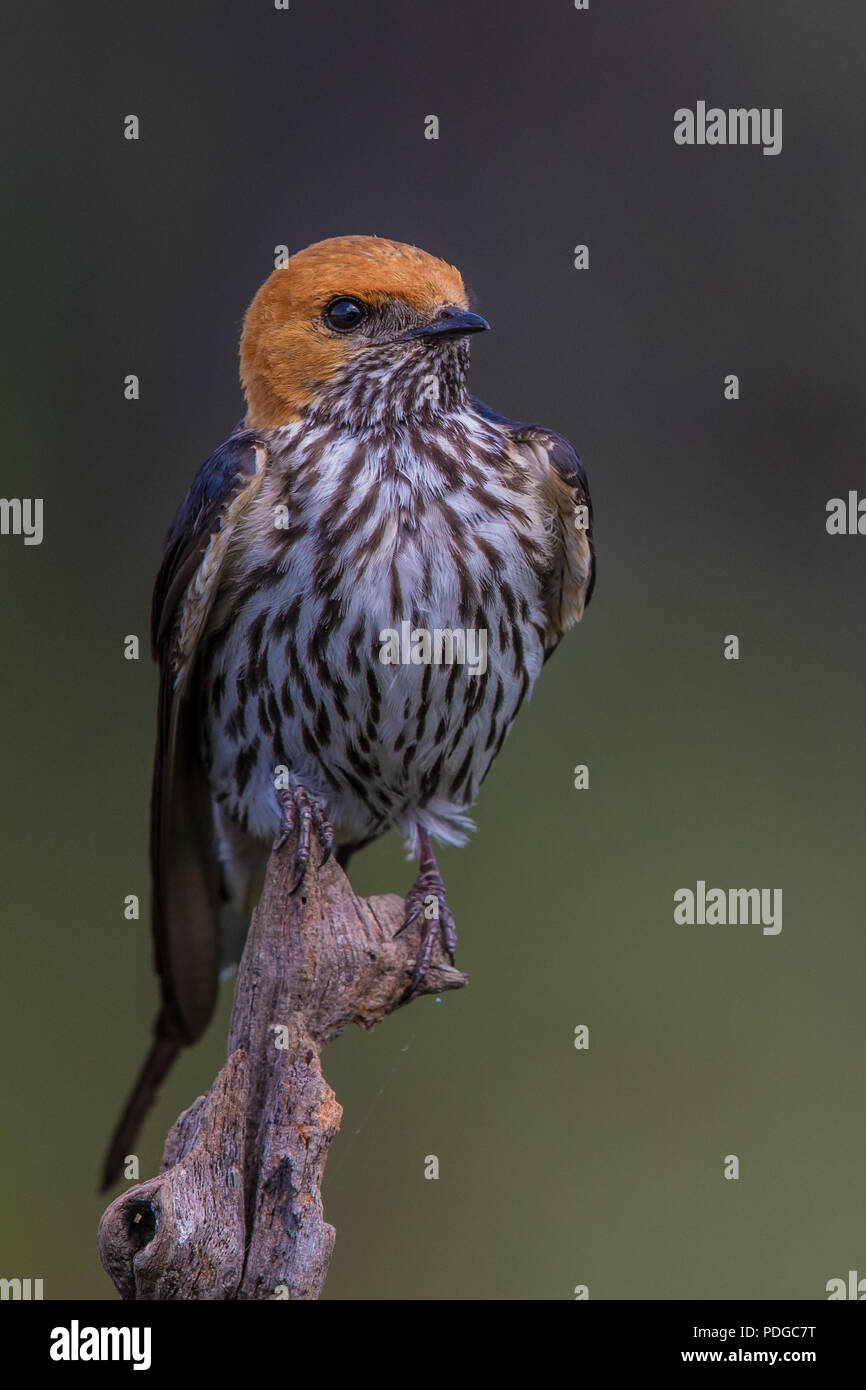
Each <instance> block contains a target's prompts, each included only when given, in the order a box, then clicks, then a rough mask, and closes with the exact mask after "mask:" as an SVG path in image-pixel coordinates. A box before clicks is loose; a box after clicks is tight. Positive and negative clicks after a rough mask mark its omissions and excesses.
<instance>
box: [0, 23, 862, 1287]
mask: <svg viewBox="0 0 866 1390" xmlns="http://www.w3.org/2000/svg"><path fill="white" fill-rule="evenodd" d="M4 13H5V17H4V20H3V27H4V30H5V35H4V38H5V41H4V44H3V50H4V59H3V64H4V69H5V71H4V73H3V78H2V92H3V106H4V108H5V117H6V119H5V122H4V128H5V141H6V145H7V153H6V159H5V161H4V162H5V164H6V167H7V198H6V216H5V219H4V226H3V242H2V251H3V258H2V264H3V270H4V276H3V279H4V282H5V289H6V296H5V298H6V309H5V312H4V315H3V322H4V332H3V335H2V340H0V341H2V348H0V352H2V386H3V394H4V397H5V411H4V417H3V419H4V428H3V461H2V489H0V490H2V493H3V495H5V496H32V497H43V498H44V499H45V539H44V543H43V544H42V546H41V547H24V545H23V543H22V541H21V539H20V538H14V537H10V536H7V537H2V538H0V567H2V577H0V578H2V594H3V600H4V601H3V604H2V632H0V636H2V653H3V656H4V658H5V660H4V662H3V668H4V680H3V683H2V692H0V699H2V711H0V712H2V723H0V728H2V738H3V744H2V774H3V797H2V830H3V841H2V843H3V846H4V854H3V860H2V871H3V885H2V886H3V892H2V901H3V918H4V925H3V957H2V959H3V970H2V996H0V1020H2V1034H0V1046H2V1050H3V1066H2V1089H3V1138H2V1149H0V1179H2V1183H0V1190H2V1199H0V1200H2V1207H3V1210H2V1215H0V1230H2V1243H0V1266H2V1267H0V1275H3V1276H4V1277H12V1276H19V1277H41V1278H43V1279H44V1281H45V1295H46V1297H48V1298H56V1297H64V1296H81V1297H88V1298H99V1299H102V1298H109V1297H113V1296H114V1291H113V1288H112V1286H111V1284H110V1283H109V1281H108V1279H107V1278H106V1276H105V1275H104V1274H103V1273H102V1271H101V1269H100V1266H99V1264H98V1261H97V1258H96V1254H95V1229H96V1224H97V1220H98V1217H99V1214H100V1212H101V1210H102V1206H103V1203H102V1202H101V1201H100V1200H99V1199H98V1198H97V1197H96V1195H95V1179H96V1175H97V1168H98V1164H99V1160H100V1157H101V1154H102V1151H103V1148H104V1144H105V1140H106V1138H107V1135H108V1133H109V1130H110V1129H111V1126H112V1125H113V1123H114V1120H115V1118H116V1114H117V1111H118V1107H119V1106H120V1103H121V1101H122V1099H123V1097H124V1095H125V1093H126V1090H127V1088H128V1085H129V1083H130V1081H131V1078H132V1075H133V1073H134V1071H135V1069H136V1068H137V1066H138V1064H139V1062H140V1060H141V1055H142V1053H143V1049H144V1046H145V1042H146V1038H147V1036H148V1033H149V1029H150V1024H151V1019H152V1015H153V1012H154V1009H155V1002H156V989H155V983H154V980H153V978H152V975H151V968H150V946H149V941H148V934H147V926H146V910H145V911H144V912H143V917H142V920H141V921H140V922H138V923H129V922H126V921H125V920H124V917H123V898H124V895H126V894H127V893H133V892H135V893H139V894H140V895H141V897H142V905H143V908H146V895H147V869H146V836H147V799H148V783H149V776H150V757H151V748H152V734H153V724H154V715H155V691H156V683H155V672H154V669H153V668H152V667H151V665H150V663H149V661H148V660H147V659H143V660H142V661H140V662H138V663H129V662H126V661H124V660H123V657H122V640H123V637H124V635H125V634H127V633H138V634H140V635H141V636H142V639H143V640H144V639H145V636H146V631H147V613H148V604H149V596H150V588H151V584H152V580H153V576H154V573H155V570H156V567H157V564H158V560H159V555H160V547H161V542H162V537H163V534H164V531H165V529H166V527H167V525H168V522H169V520H170V518H171V516H172V514H173V512H174V509H175V507H176V505H177V504H178V502H179V501H180V499H181V497H182V495H183V493H184V491H185V489H186V487H187V485H188V483H189V481H190V479H191V477H192V475H193V473H194V471H195V469H196V468H197V466H198V464H199V463H200V461H201V460H202V459H203V458H204V457H205V456H206V455H207V454H208V453H210V452H211V450H212V449H213V448H214V447H215V446H216V445H217V444H219V443H220V442H221V441H222V439H223V438H224V437H225V436H226V434H227V433H228V432H229V430H230V428H231V426H232V425H233V424H234V422H235V421H236V420H237V418H238V417H239V415H240V413H241V409H242V403H241V397H240V392H239V389H238V385H237V365H236V347H237V338H238V333H239V328H240V323H241V319H242V315H243V312H244V309H245V307H246V305H247V303H248V301H249V300H250V298H251V297H252V295H253V293H254V291H255V289H256V288H257V286H258V285H259V284H260V282H261V281H262V280H263V279H264V278H265V277H266V276H267V275H268V274H269V272H270V271H271V269H272V268H273V248H274V246H275V245H277V244H279V243H286V244H287V245H288V246H289V247H290V249H292V250H297V249H299V248H300V247H302V246H304V245H306V244H308V243H309V242H312V241H315V240H318V239H319V238H321V237H326V236H332V235H337V234H344V233H378V234H380V235H383V236H388V237H392V238H396V239H398V240H403V241H409V242H415V243H417V244H419V245H421V246H423V247H424V248H425V249H427V250H429V251H431V252H433V253H436V254H438V255H441V256H443V257H444V258H445V259H447V260H448V261H450V262H453V263H454V264H456V265H458V266H459V267H460V268H461V270H462V271H463V273H464V276H465V279H466V281H467V284H468V285H469V286H470V287H471V289H472V290H473V292H474V294H475V296H476V301H477V305H478V307H479V308H480V309H481V310H482V312H483V313H484V314H485V315H486V316H487V317H488V318H489V319H490V321H491V323H492V325H493V329H494V331H493V332H492V333H490V334H489V335H486V336H485V338H484V340H483V341H480V342H477V343H476V344H475V345H474V352H473V357H474V365H473V385H474V388H475V390H476V391H477V392H478V394H480V395H481V396H482V397H483V398H484V399H486V400H487V401H489V402H490V403H491V404H492V405H493V406H495V407H496V408H497V409H500V410H502V411H504V412H505V413H507V414H509V415H511V416H514V417H517V418H521V419H534V420H539V421H542V422H544V423H545V424H547V425H550V426H552V427H555V428H556V429H558V430H560V431H561V432H563V433H564V434H566V435H567V436H568V437H569V438H571V439H572V440H573V441H574V442H575V444H576V446H577V448H578V450H579V452H580V453H581V455H582V458H583V460H584V464H585V466H586V469H587V472H588V474H589V478H590V482H591V485H592V494H593V499H594V502H595V508H596V518H597V526H596V535H597V544H598V554H599V564H598V574H599V578H598V586H597V589H596V595H595V597H594V599H593V602H592V605H591V606H590V608H589V610H588V612H587V615H586V618H585V620H584V622H583V623H582V624H581V626H580V627H579V628H577V629H576V630H575V631H574V632H573V633H572V634H570V636H569V638H568V639H567V640H566V642H565V643H564V644H563V647H562V648H561V649H560V651H559V652H558V653H557V655H556V657H555V658H554V659H553V661H552V662H551V664H550V665H549V666H548V667H547V668H546V670H545V672H544V674H543V677H542V679H541V680H540V682H539V685H538V687H537V690H536V693H535V696H534V698H533V700H532V702H531V704H530V705H529V706H528V707H527V708H526V709H525V711H524V712H523V714H522V715H521V718H520V720H519V721H518V724H517V726H516V728H515V730H514V732H513V734H512V737H511V739H510V740H509V742H508V744H507V745H506V748H505V750H504V751H503V753H502V755H501V756H500V759H499V761H498V763H497V765H496V767H495V769H494V771H493V772H492V774H491V775H490V777H489V778H488V780H487V782H486V783H485V785H484V788H483V792H482V796H481V799H480V802H479V805H478V808H477V822H478V833H477V835H476V836H475V837H474V838H473V840H472V842H471V843H470V845H469V846H467V847H466V848H465V849H463V850H446V851H445V852H444V853H443V854H442V856H441V859H440V864H441V866H442V868H443V873H444V875H445V880H446V883H447V885H448V895H449V901H450V903H451V906H452V909H453V910H454V912H455V915H456V917H457V922H458V928H459V930H460V951H459V956H458V961H459V964H460V965H461V966H462V967H463V968H464V969H466V970H468V971H469V973H470V975H471V987H470V988H469V989H468V990H465V991H463V992H462V993H461V994H459V995H452V996H447V997H445V998H444V999H443V1000H442V1002H441V1003H436V1002H435V1001H433V1000H423V1001H421V1002H419V1003H417V1004H415V1005H413V1006H412V1007H411V1008H410V1009H408V1010H406V1011H405V1012H403V1013H401V1014H400V1015H398V1016H396V1017H394V1018H393V1019H390V1020H388V1022H387V1023H386V1024H385V1025H384V1026H383V1027H382V1028H381V1029H379V1030H378V1031H377V1032H376V1033H375V1034H373V1035H371V1036H366V1035H362V1034H361V1033H360V1032H353V1033H351V1034H347V1035H344V1036H343V1037H342V1038H341V1039H340V1040H339V1041H338V1042H337V1043H336V1044H334V1045H333V1046H331V1047H330V1048H329V1049H328V1050H326V1053H325V1058H324V1062H325V1071H326V1075H327V1077H328V1079H329V1081H330V1082H331V1084H332V1086H333V1087H334V1088H335V1090H336V1093H337V1095H338V1098H339V1099H340V1101H341V1102H342V1104H343V1105H344V1107H345V1117H344V1126H343V1133H342V1135H341V1136H340V1138H339V1139H338V1141H337V1143H336V1145H335V1148H334V1150H333V1153H332V1157H331V1161H330V1163H329V1166H328V1172H327V1178H326V1187H325V1194H324V1195H325V1209H326V1215H327V1217H328V1219H329V1220H331V1221H332V1222H333V1223H334V1224H335V1225H336V1227H337V1233H338V1234H337V1246H336V1253H335V1256H334V1260H333V1264H332V1268H331V1274H330V1278H329V1281H328V1286H327V1290H326V1296H328V1297H331V1298H336V1297H339V1298H355V1299H359V1298H363V1299H381V1298H410V1299H417V1298H428V1299H439V1298H447V1297H455V1298H460V1299H491V1298H492V1299H503V1298H504V1299H511V1298H534V1299H566V1298H569V1297H571V1296H572V1290H573V1289H574V1286H575V1285H576V1284H578V1283H586V1284H588V1285H589V1288H590V1294H591V1296H592V1297H593V1298H608V1299H636V1298H646V1297H653V1298H664V1299H682V1298H695V1297H697V1298H725V1299H746V1298H822V1297H824V1296H825V1293H824V1289H825V1284H826V1281H827V1280H828V1279H830V1278H831V1277H835V1276H843V1277H844V1276H845V1275H846V1273H847V1271H848V1269H849V1268H857V1269H859V1270H860V1271H861V1273H866V1246H864V1239H863V1234H864V1215H866V1191H864V1184H863V1145H864V1137H866V1135H864V1129H866V1127H864V1112H863V1080H862V1078H863V1073H864V1062H866V1058H864V1037H863V980H864V966H866V941H864V930H863V906H862V904H863V887H864V884H863V813H862V784H863V738H862V725H863V684H864V665H866V662H864V652H863V637H862V631H863V622H862V617H863V602H864V582H863V575H864V568H863V558H864V548H866V539H864V538H862V537H847V538H846V537H842V538H830V537H828V536H827V534H826V532H825V526H824V520H825V506H826V502H827V500H828V499H829V498H830V497H832V496H836V495H845V494H846V493H847V490H848V489H849V488H856V487H857V486H858V484H859V485H860V486H861V487H863V488H864V491H866V475H864V468H863V445H864V426H863V411H862V397H863V387H862V374H863V346H864V344H863V331H862V323H863V305H864V295H863V289H864V284H863V281H864V268H863V266H864V262H863V239H864V238H863V232H864V228H863V213H864V188H863V134H862V132H863V115H864V110H863V107H864V102H863V83H864V63H863V58H862V54H863V43H864V38H866V14H864V10H863V7H862V4H858V3H854V0H852V2H851V3H840V0H836V2H835V3H822V4H820V5H818V4H815V3H814V0H733V3H732V0H725V3H722V0H718V3H708V0H703V2H702V3H700V4H696V3H694V0H664V3H663V4H637V3H631V4H622V3H620V4H617V3H613V2H612V0H591V9H590V10H589V12H587V13H581V12H577V11H575V9H574V7H573V5H572V4H571V0H545V2H544V3H533V4H528V3H524V4H517V3H514V2H513V0H512V2H511V3H508V4H504V3H479V2H476V3H471V0H448V3H425V4H406V3H397V0H391V2H390V3H381V4H377V3H364V4H358V3H346V0H334V2H332V3H322V0H318V2H315V0H291V9H290V10H289V11H288V12H279V11H276V10H274V9H273V7H272V5H271V4H269V3H268V2H267V0H255V3H251V2H250V0H235V2H234V3H229V2H228V0H223V2H222V3H215V0H208V3H204V0H195V2H192V3H190V2H189V0H187V2H186V3H178V2H177V0H176V2H175V3H171V4H168V3H164V0H159V2H158V3H154V2H153V0H151V3H148V4H146V5H118V4H116V3H111V4H110V3H102V4H95V3H91V4H87V5H84V6H78V7H73V6H69V5H65V4H60V3H51V4H28V5H26V6H25V5H23V4H20V3H18V4H14V5H13V4H10V5H7V7H6V9H5V12H4ZM699 99H703V100H706V101H707V103H708V104H709V105H713V104H715V105H720V106H723V107H725V108H727V107H730V106H757V107H782V108H783V110H784V126H783V136H784V145H783V150H782V153H781V154H780V155H779V156H778V157H775V158H771V157H765V156H763V155H762V153H761V151H760V148H716V149H711V148H704V149H699V148H693V149H688V148H681V147H678V146H676V145H675V144H674V140H673V128H674V122H673V113H674V110H675V109H676V108H677V107H680V106H689V107H692V108H694V106H695V103H696V102H697V101H698V100H699ZM129 113H135V114H137V115H138V116H139V117H140V120H141V139H140V141H139V142H138V143H137V144H133V143H128V142H127V141H125V140H124V139H123V118H124V116H125V115H127V114H129ZM431 113H435V114H436V115H438V116H439V118H440V122H441V134H440V139H439V141H438V142H432V141H427V140H425V139H424V117H425V116H426V115H428V114H431ZM577 243H587V244H588V245H589V247H590V265H591V268H590V270H589V271H588V272H577V271H575V270H574V269H573V265H572V261H573V248H574V246H575V245H576V244H577ZM128 372H135V373H137V374H138V375H139V376H140V378H141V384H142V397H141V400H140V401H138V402H137V403H128V402H126V401H124V399H123V378H124V376H125V375H126V374H127V373H128ZM729 372H735V373H737V374H738V375H739V378H740V384H741V399H740V400H739V401H738V402H735V403H732V402H727V401H725V400H724V399H723V394H722V383H723V377H724V376H725V374H727V373H729ZM728 633H736V634H738V635H739V637H740V642H741V659H740V661H739V662H730V661H725V660H724V659H723V657H722V648H723V639H724V637H725V635H726V634H728ZM578 762H585V763H588V764H589V767H590V789H589V790H588V791H583V792H578V791H575V790H574V789H573V787H572V769H573V767H574V765H575V764H576V763H578ZM411 877H412V870H411V867H410V866H409V865H407V864H405V863H404V861H403V858H402V851H401V848H400V845H399V843H398V842H397V841H396V839H395V838H392V839H391V840H389V841H388V842H385V843H382V844H381V845H380V846H377V847H375V848H373V849H371V850H369V851H367V852H366V853H365V854H364V855H363V856H362V857H361V858H359V859H358V860H357V861H356V867H354V871H353V879H354V881H355V885H356V887H357V888H358V889H359V890H360V891H362V892H383V891H394V890H399V891H403V890H405V889H406V887H408V884H409V883H410V881H411ZM698 878H704V879H706V880H707V881H708V882H709V883H710V884H714V885H718V886H722V887H726V888H727V887H733V886H742V887H752V886H758V887H767V888H775V887H781V888H782V889H783V891H784V928H783V931H782V933H781V935H779V936H777V937H769V936H764V935H762V933H761V930H760V927H750V926H739V927H708V926H704V927H697V926H695V927H683V926H676V925H675V924H674V922H673V894H674V891H675V890H676V889H677V888H679V887H683V886H691V887H694V885H695V882H696V880H697V879H698ZM230 996H231V989H230V987H226V988H225V989H224V993H223V996H222V1004H221V1009H220V1012H219V1016H218V1018H217V1020H216V1022H215V1023H214V1025H213V1026H212V1028H211V1030H210V1032H209V1033H208V1035H207V1038H206V1040H205V1041H204V1042H203V1043H202V1044H201V1045H200V1046H199V1047H198V1048H196V1049H195V1050H194V1051H193V1052H191V1053H189V1054H188V1055H186V1056H185V1057H184V1059H183V1061H182V1063H181V1065H180V1066H179V1067H178V1068H177V1071H176V1073H175V1074H174V1075H173V1076H172V1078H171V1081H170V1083H169V1084H168V1085H166V1087H165V1090H164V1093H163V1096H162V1099H161V1101H160V1104H159V1106H158V1109H157V1111H156V1112H155V1113H154V1115H153V1116H152V1118H151V1120H150V1122H149V1123H148V1126H147V1129H146V1132H145V1134H144V1136H143V1138H142V1141H141V1144H140V1147H139V1153H140V1155H141V1164H142V1168H141V1171H142V1176H147V1175H148V1174H150V1173H152V1172H154V1171H155V1169H156V1167H157V1165H158V1161H159V1154H160V1150H161V1143H162V1139H163V1137H164V1134H165V1131H166V1129H167V1128H168V1127H169V1125H170V1124H171V1122H172V1121H173V1120H174V1118H175V1117H176V1115H177V1113H178V1112H179V1111H180V1110H181V1109H182V1108H184V1107H185V1106H186V1105H188V1104H189V1103H190V1102H191V1100H192V1099H193V1098H194V1097H195V1096H196V1095H197V1094H199V1093H200V1092H201V1091H203V1090H206V1089H207V1087H208V1086H209V1084H210V1082H211V1080H212V1078H213V1076H214V1075H215V1073H216V1071H217V1070H218V1068H219V1066H220V1065H221V1062H222V1060H223V1057H224V1047H225V1033H226V1023H227V1017H228V1010H229V1006H230ZM579 1023H585V1024H588V1026H589V1028H590V1039H591V1046H590V1050H589V1051H588V1052H577V1051H575V1049H574V1047H573V1045H572V1039H573V1033H574V1028H575V1026H576V1025H577V1024H579ZM434 1153H435V1154H437V1155H438V1157H439V1160H440V1165H441V1169H440V1172H441V1176H440V1179H439V1181H438V1182H428V1181H425V1180H424V1177H423V1170H424V1158H425V1156H426V1155H427V1154H434ZM732 1153H733V1154H737V1155H738V1156H739V1158H740V1163H741V1177H740V1181H739V1182H729V1181H725V1180H724V1178H723V1175H722V1174H723V1163H724V1159H725V1155H727V1154H732Z"/></svg>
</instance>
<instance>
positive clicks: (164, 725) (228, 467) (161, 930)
mask: <svg viewBox="0 0 866 1390" xmlns="http://www.w3.org/2000/svg"><path fill="white" fill-rule="evenodd" d="M266 462H267V449H266V446H265V445H264V444H263V442H262V441H261V439H260V438H258V436H256V435H255V434H254V433H253V432H251V431H241V432H239V433H237V434H234V435H232V437H231V438H230V439H229V440H228V441H227V442H226V443H225V444H223V445H222V447H221V448H220V449H218V450H217V451H216V453H214V454H212V455H211V457H210V458H209V459H208V460H207V461H206V463H204V464H203V465H202V467H201V469H200V470H199V472H198V474H197V476H196V478H195V480H194V482H193V484H192V487H191V488H190V490H189V492H188V494H187V496H186V499H185V500H184V502H183V504H182V506H181V508H180V510H179V511H178V514H177V516H176V517H175V520H174V522H173V524H172V526H171V528H170V530H169V533H168V536H167V538H166V546H165V553H164V556H163V562H162V565H161V567H160V570H159V574H158V575H157V579H156V584H155V586H154V593H153V607H152V612H151V640H152V645H153V653H154V656H155V658H156V660H157V661H158V662H159V668H160V681H159V710H158V716H157V739H156V751H155V755H154V765H153V786H152V794H151V836H150V856H151V860H150V862H151V929H152V935H153V946H154V956H155V961H156V968H157V971H158V972H159V976H160V983H161V989H162V1000H163V1011H162V1018H163V1026H162V1031H163V1032H165V1031H174V1032H176V1033H179V1034H180V1035H181V1036H182V1038H183V1040H184V1041H185V1042H193V1041H195V1039H196V1038H197V1037H198V1036H199V1035H200V1034H201V1032H202V1031H203V1030H204V1028H205V1027H206V1025H207V1023H208V1021H209V1020H210V1017H211V1014H212V1012H213V1007H214V1002H215V999H216V992H217V981H218V975H219V963H220V923H219V915H218V914H219V905H220V895H219V878H218V869H217V856H216V852H215V847H214V843H213V841H214V831H213V813H212V808H211V798H210V791H209V787H208V783H207V776H206V773H205V769H204V767H203V766H202V761H201V753H200V747H201V733H200V728H199V719H200V711H199V698H198V695H199V673H198V664H197V660H196V658H197V655H198V652H199V650H200V643H201V638H202V635H203V633H204V631H205V629H206V625H207V618H208V614H209V613H210V610H211V607H212V605H213V602H214V599H215V597H216V593H217V590H218V587H219V579H220V574H221V571H222V566H223V564H224V561H225V557H226V554H227V551H228V547H229V543H230V541H231V537H232V534H233V532H234V528H235V525H236V523H237V520H238V518H239V517H240V516H241V515H242V513H243V512H244V511H245V510H246V509H247V507H248V506H249V505H250V503H251V501H252V500H253V498H254V497H255V496H256V495H257V494H258V491H259V489H260V487H261V484H262V480H263V478H264V469H265V465H266Z"/></svg>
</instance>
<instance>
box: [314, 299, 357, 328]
mask: <svg viewBox="0 0 866 1390" xmlns="http://www.w3.org/2000/svg"><path fill="white" fill-rule="evenodd" d="M322 317H323V318H324V320H325V323H326V324H327V325H328V327H329V328H333V329H334V330H335V332H337V333H354V331H355V329H356V328H359V327H360V325H361V324H362V323H363V322H364V319H365V318H366V317H367V310H366V309H365V308H364V305H363V304H361V303H360V301H359V300H357V299H348V298H347V297H346V296H345V295H341V296H340V298H339V299H332V300H331V302H330V304H329V305H328V307H327V308H326V310H325V312H324V314H323V315H322Z"/></svg>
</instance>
